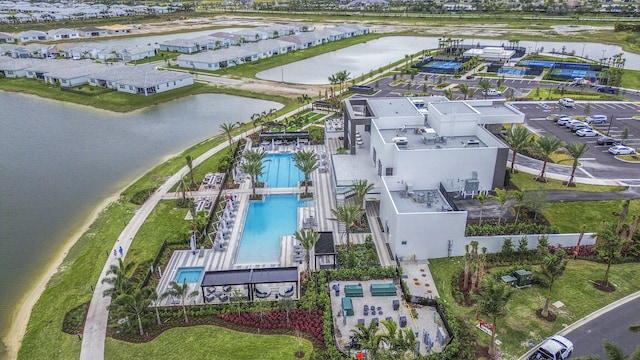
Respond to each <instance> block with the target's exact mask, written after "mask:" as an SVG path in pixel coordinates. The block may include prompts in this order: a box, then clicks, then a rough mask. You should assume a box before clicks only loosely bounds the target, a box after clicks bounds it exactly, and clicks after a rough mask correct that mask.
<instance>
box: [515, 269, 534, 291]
mask: <svg viewBox="0 0 640 360" xmlns="http://www.w3.org/2000/svg"><path fill="white" fill-rule="evenodd" d="M513 274H514V275H515V276H516V278H517V279H518V281H517V286H518V287H523V286H531V281H532V279H533V273H532V272H531V271H528V270H516V271H515V272H514V273H513Z"/></svg>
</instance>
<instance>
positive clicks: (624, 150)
mask: <svg viewBox="0 0 640 360" xmlns="http://www.w3.org/2000/svg"><path fill="white" fill-rule="evenodd" d="M609 152H610V153H612V154H613V155H631V154H635V153H636V151H635V150H634V149H632V148H630V147H628V146H624V145H616V146H612V147H610V148H609Z"/></svg>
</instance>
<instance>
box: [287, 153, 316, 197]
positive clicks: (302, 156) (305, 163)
mask: <svg viewBox="0 0 640 360" xmlns="http://www.w3.org/2000/svg"><path fill="white" fill-rule="evenodd" d="M293 161H294V163H295V165H296V167H297V168H298V169H300V171H302V173H304V193H305V194H308V193H309V175H310V174H311V173H312V172H314V171H316V170H317V169H318V155H316V153H315V152H313V151H307V150H302V151H298V152H296V153H295V154H293Z"/></svg>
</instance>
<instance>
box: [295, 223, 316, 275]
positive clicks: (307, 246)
mask: <svg viewBox="0 0 640 360" xmlns="http://www.w3.org/2000/svg"><path fill="white" fill-rule="evenodd" d="M294 236H295V238H296V240H298V241H299V242H300V245H302V247H303V248H304V251H305V256H304V260H305V261H306V263H307V275H308V276H307V278H311V265H310V261H311V249H313V247H314V246H316V243H317V242H318V239H320V234H319V233H318V232H317V231H315V230H314V229H302V230H298V231H296V233H295V235H294Z"/></svg>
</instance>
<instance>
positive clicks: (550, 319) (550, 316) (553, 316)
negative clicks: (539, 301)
mask: <svg viewBox="0 0 640 360" xmlns="http://www.w3.org/2000/svg"><path fill="white" fill-rule="evenodd" d="M536 316H537V317H538V318H539V319H543V320H546V321H548V322H554V321H556V314H555V313H554V312H553V311H551V310H549V314H548V315H547V316H546V317H545V316H542V309H538V310H536Z"/></svg>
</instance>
